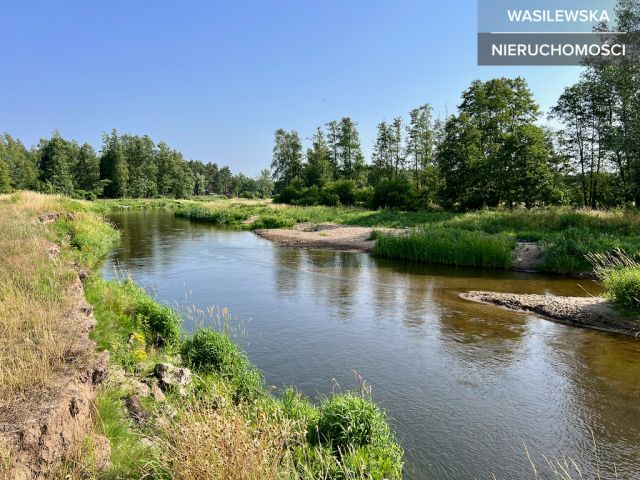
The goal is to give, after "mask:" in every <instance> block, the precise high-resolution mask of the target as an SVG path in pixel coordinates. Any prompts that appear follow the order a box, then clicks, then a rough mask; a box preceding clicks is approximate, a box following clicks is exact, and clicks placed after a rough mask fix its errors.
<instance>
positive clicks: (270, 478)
mask: <svg viewBox="0 0 640 480" xmlns="http://www.w3.org/2000/svg"><path fill="white" fill-rule="evenodd" d="M248 409H249V407H246V406H243V405H240V406H228V407H222V408H219V409H215V408H212V407H211V406H208V405H206V404H204V403H195V404H192V405H189V406H188V407H186V408H185V410H184V411H182V412H181V413H180V415H179V421H178V422H172V424H171V426H170V427H169V428H168V443H167V447H166V451H168V452H169V458H170V463H171V476H172V478H175V479H179V480H187V479H193V478H208V479H214V480H218V479H219V480H275V479H281V478H288V477H289V476H290V473H291V472H292V471H293V470H292V469H293V465H292V460H291V455H290V452H289V449H288V445H287V444H288V439H290V438H292V435H293V433H292V429H291V428H290V427H291V425H290V424H289V422H287V421H285V420H283V419H279V420H278V421H273V419H272V418H269V414H268V413H267V412H266V411H264V410H261V409H257V410H253V411H249V410H248Z"/></svg>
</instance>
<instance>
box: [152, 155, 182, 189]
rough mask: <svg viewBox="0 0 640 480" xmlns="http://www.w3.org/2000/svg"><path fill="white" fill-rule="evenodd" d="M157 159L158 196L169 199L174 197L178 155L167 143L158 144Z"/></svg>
mask: <svg viewBox="0 0 640 480" xmlns="http://www.w3.org/2000/svg"><path fill="white" fill-rule="evenodd" d="M155 157H156V162H155V163H156V168H157V178H156V188H157V193H158V195H161V196H163V197H169V196H172V195H173V192H174V188H173V184H174V182H175V171H176V160H177V155H176V152H175V151H174V150H172V149H171V148H170V147H169V145H167V144H166V143H165V142H160V143H158V148H157V149H156V152H155Z"/></svg>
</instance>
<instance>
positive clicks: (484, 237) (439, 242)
mask: <svg viewBox="0 0 640 480" xmlns="http://www.w3.org/2000/svg"><path fill="white" fill-rule="evenodd" d="M514 247H515V240H514V239H513V237H509V236H506V235H491V234H487V233H484V232H477V231H475V232H474V231H467V230H461V229H452V228H433V229H420V230H414V231H412V232H411V233H409V234H406V235H393V234H378V235H377V242H376V246H375V248H374V251H373V253H374V254H375V255H378V256H381V257H389V258H397V259H404V260H412V261H420V262H428V263H438V264H446V265H457V266H465V267H484V268H501V269H509V268H511V262H512V258H511V252H512V250H513V248H514Z"/></svg>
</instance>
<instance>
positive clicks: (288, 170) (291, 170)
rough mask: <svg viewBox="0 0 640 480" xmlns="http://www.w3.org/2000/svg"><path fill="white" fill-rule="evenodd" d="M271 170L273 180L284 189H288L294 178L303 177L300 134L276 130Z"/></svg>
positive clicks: (292, 131) (293, 131)
mask: <svg viewBox="0 0 640 480" xmlns="http://www.w3.org/2000/svg"><path fill="white" fill-rule="evenodd" d="M271 169H272V170H273V178H274V179H275V180H276V181H277V182H278V183H279V184H280V185H281V186H283V187H288V186H289V185H290V184H291V182H292V181H293V179H294V178H300V177H302V172H303V166H302V143H301V142H300V137H299V136H298V132H296V131H295V130H291V131H290V132H287V131H285V130H283V129H281V128H280V129H278V130H276V133H275V145H274V147H273V160H272V161H271Z"/></svg>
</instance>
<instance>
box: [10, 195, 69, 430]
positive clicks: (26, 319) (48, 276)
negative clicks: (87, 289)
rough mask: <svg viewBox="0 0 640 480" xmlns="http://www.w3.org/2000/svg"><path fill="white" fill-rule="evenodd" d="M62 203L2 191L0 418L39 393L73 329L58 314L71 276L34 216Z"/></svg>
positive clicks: (65, 305)
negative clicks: (3, 193)
mask: <svg viewBox="0 0 640 480" xmlns="http://www.w3.org/2000/svg"><path fill="white" fill-rule="evenodd" d="M60 209H61V206H60V199H59V198H58V197H51V196H45V195H39V194H35V193H28V192H22V193H18V194H14V195H11V196H9V195H2V196H0V232H1V233H0V252H2V254H1V255H0V419H1V418H2V417H3V416H5V415H6V414H8V413H9V412H13V413H15V408H14V407H15V406H16V405H18V404H21V403H23V402H28V401H29V400H30V399H31V397H32V396H33V395H36V394H37V395H38V396H41V395H42V393H43V390H45V389H46V388H48V387H49V386H50V385H51V384H52V383H53V382H52V380H53V378H54V377H55V376H56V375H57V374H58V372H59V370H60V369H61V368H63V367H64V363H65V359H64V346H65V345H66V343H67V342H66V341H65V339H66V338H68V335H69V332H68V331H66V330H65V329H64V328H63V327H64V326H63V325H62V324H61V323H60V318H61V317H62V316H63V315H64V312H65V310H66V309H67V308H68V303H69V302H68V299H66V298H64V296H63V295H61V294H60V291H61V289H60V287H64V286H65V284H67V283H68V282H69V281H70V279H71V278H72V277H71V276H70V275H69V271H68V269H67V268H65V267H64V266H63V265H62V264H61V262H60V261H58V260H57V259H55V258H52V257H53V255H54V252H55V250H53V249H52V244H51V243H50V242H49V241H47V237H48V232H47V228H46V226H45V225H44V224H42V223H40V222H38V221H37V220H36V217H37V215H38V214H40V213H44V212H59V211H60Z"/></svg>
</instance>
